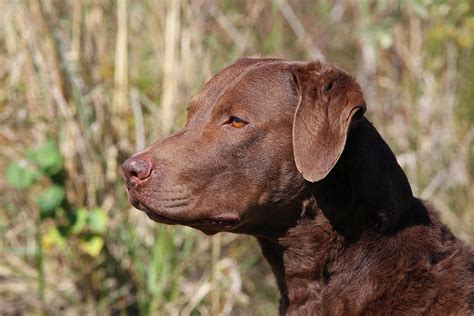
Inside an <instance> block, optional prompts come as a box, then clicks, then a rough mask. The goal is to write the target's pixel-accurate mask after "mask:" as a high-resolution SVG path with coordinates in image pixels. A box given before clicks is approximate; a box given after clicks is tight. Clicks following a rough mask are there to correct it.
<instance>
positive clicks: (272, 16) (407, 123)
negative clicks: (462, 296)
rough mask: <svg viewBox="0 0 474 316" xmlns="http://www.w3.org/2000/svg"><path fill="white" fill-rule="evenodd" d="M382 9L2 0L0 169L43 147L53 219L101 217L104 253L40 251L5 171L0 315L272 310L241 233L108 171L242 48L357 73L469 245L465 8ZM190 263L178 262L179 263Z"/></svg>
mask: <svg viewBox="0 0 474 316" xmlns="http://www.w3.org/2000/svg"><path fill="white" fill-rule="evenodd" d="M421 3H423V2H420V4H419V2H411V1H402V2H395V1H387V2H373V3H370V2H365V1H360V2H349V1H336V0H335V1H320V2H317V3H315V4H313V3H312V2H307V1H287V0H278V1H272V2H260V1H238V2H235V1H220V2H214V1H185V0H180V1H171V0H170V1H126V0H118V1H116V2H114V1H90V0H77V1H54V0H44V1H39V0H32V1H3V2H2V3H1V4H0V9H1V10H0V24H1V27H0V126H1V129H0V144H1V146H2V151H1V155H0V166H1V168H0V170H1V171H2V174H3V173H4V170H6V168H7V166H8V165H9V163H11V162H13V161H24V162H25V163H26V160H25V153H26V151H27V150H28V149H29V148H32V147H35V146H37V145H38V144H41V143H44V142H45V141H46V140H48V139H52V140H54V141H55V142H56V143H57V144H58V145H59V148H60V151H61V153H62V155H63V156H64V173H63V180H61V181H63V182H61V183H62V185H63V186H64V188H65V191H66V196H67V200H66V201H67V209H66V212H71V213H75V212H76V211H77V210H78V209H80V208H85V209H86V210H88V212H90V211H91V210H92V209H94V208H96V207H98V208H100V209H101V210H102V211H103V212H104V213H105V214H107V216H108V219H107V231H106V232H105V233H104V234H103V235H101V238H103V240H104V242H105V243H104V247H103V248H102V250H101V252H100V253H99V254H98V255H96V256H91V255H90V254H88V253H87V252H85V251H84V249H83V248H81V247H82V246H81V245H82V244H81V243H82V242H83V240H82V239H81V238H82V237H80V236H79V235H77V236H76V235H71V236H69V237H67V238H66V239H65V243H64V244H62V245H60V244H57V243H56V244H54V243H53V244H48V243H47V242H45V236H49V235H48V233H50V232H51V231H52V229H54V228H55V227H56V226H57V225H58V223H59V224H60V223H61V219H59V220H52V219H47V220H41V219H40V217H39V211H38V206H37V205H36V203H35V199H36V196H37V194H38V193H39V192H40V191H41V190H42V189H43V188H44V187H47V186H48V185H50V184H51V183H52V182H54V181H56V180H55V179H49V178H42V179H41V180H40V181H39V182H38V183H37V184H36V185H34V186H33V187H31V188H29V189H22V190H18V189H13V188H12V187H11V186H10V185H9V184H8V183H7V182H6V181H5V178H4V177H2V178H1V179H0V191H1V192H2V195H1V196H0V229H1V234H2V238H1V239H0V245H1V255H0V279H1V281H0V294H1V295H0V297H1V298H0V306H2V307H1V313H2V314H14V313H18V314H23V313H44V314H104V313H106V314H111V313H116V312H123V313H130V314H132V313H137V312H139V313H140V314H144V315H146V314H159V315H168V314H169V315H190V314H193V315H197V314H202V315H218V314H222V315H229V314H233V315H239V314H242V315H246V314H247V315H248V314H261V315H266V314H275V313H276V300H277V295H276V290H275V286H274V281H273V278H272V276H271V274H270V272H269V269H268V267H267V265H266V264H265V263H263V262H262V260H261V257H260V255H259V249H258V247H257V246H256V244H255V242H254V241H252V240H251V239H250V238H245V237H241V236H234V235H230V234H222V235H218V236H216V237H213V238H208V237H205V236H202V235H201V234H200V233H198V232H195V231H193V230H191V229H187V228H179V227H165V226H161V225H155V224H153V223H151V222H150V221H149V220H148V219H146V218H145V216H143V215H142V214H140V213H139V212H137V211H135V210H133V209H130V208H129V205H128V203H127V201H126V196H125V191H124V188H123V185H122V182H121V176H120V172H119V166H120V163H121V161H123V160H124V158H125V157H127V156H128V155H129V154H131V153H132V152H134V151H136V150H140V149H143V148H144V146H145V145H146V144H150V143H151V142H152V141H153V140H155V139H156V137H161V136H164V135H167V134H169V133H170V132H172V131H174V130H176V129H178V128H179V127H180V126H182V125H183V122H184V118H185V113H184V112H185V111H184V109H185V106H186V102H187V100H189V98H190V97H191V96H192V95H193V94H194V93H195V92H196V91H197V90H198V89H199V87H200V86H202V84H203V83H204V82H205V80H206V79H208V78H210V77H211V75H212V74H213V73H215V72H216V71H217V70H219V69H220V68H222V67H223V66H225V65H226V64H229V63H231V62H232V61H233V60H234V59H236V58H239V57H242V56H246V55H273V56H282V57H286V58H293V59H313V58H318V59H325V60H326V61H328V62H333V63H336V64H338V65H340V66H342V67H344V68H346V69H347V70H349V71H350V72H352V73H354V74H355V75H356V76H357V78H358V80H359V82H360V83H361V85H362V86H363V89H364V91H365V93H366V97H367V99H368V116H369V118H370V119H371V120H372V121H373V122H374V123H375V125H376V126H377V127H378V128H379V130H380V131H381V133H382V134H383V135H384V137H385V138H386V140H387V141H388V143H389V144H390V145H391V147H392V148H393V149H394V150H395V151H396V153H397V157H398V159H399V162H400V163H401V164H402V166H403V168H404V170H405V171H406V172H407V174H408V177H409V179H410V181H411V183H412V185H413V189H414V191H415V192H416V194H417V195H418V196H421V197H422V198H425V199H428V200H430V201H431V202H432V203H433V204H435V205H436V207H438V209H440V210H441V212H442V215H443V217H444V219H445V220H446V222H447V223H448V224H449V225H450V227H451V228H452V229H453V230H455V231H456V233H457V234H458V235H459V236H461V237H462V238H464V239H465V240H467V241H469V242H471V243H474V194H473V192H474V182H473V178H474V176H473V170H474V159H473V157H474V149H473V147H474V146H473V142H474V124H473V122H474V107H473V104H472V99H473V97H474V93H473V88H472V87H474V75H473V74H474V58H473V57H474V51H473V48H474V38H473V34H474V7H473V6H472V3H471V4H469V2H468V1H465V2H464V1H451V2H449V1H448V2H446V3H438V4H433V3H429V2H427V3H426V4H421ZM183 258H186V260H183Z"/></svg>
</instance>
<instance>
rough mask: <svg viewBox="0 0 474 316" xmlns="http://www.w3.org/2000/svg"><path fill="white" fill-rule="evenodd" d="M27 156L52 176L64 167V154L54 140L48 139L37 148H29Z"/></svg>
mask: <svg viewBox="0 0 474 316" xmlns="http://www.w3.org/2000/svg"><path fill="white" fill-rule="evenodd" d="M27 157H28V158H29V159H30V160H31V161H32V162H34V163H36V164H37V165H38V167H39V168H40V169H41V170H43V171H44V172H45V173H47V174H48V175H50V176H53V175H55V174H57V173H58V172H59V171H61V169H62V168H63V162H64V159H63V156H62V155H61V152H60V151H59V149H58V147H57V146H56V144H55V143H54V142H52V141H48V142H46V143H45V144H43V145H41V146H39V147H37V148H35V149H31V150H29V151H28V152H27Z"/></svg>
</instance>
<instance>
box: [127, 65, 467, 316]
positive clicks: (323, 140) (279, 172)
mask: <svg viewBox="0 0 474 316" xmlns="http://www.w3.org/2000/svg"><path fill="white" fill-rule="evenodd" d="M365 109H366V105H365V101H364V98H363V94H362V91H361V89H360V87H359V85H358V84H357V83H356V82H355V81H354V80H353V78H352V77H351V76H349V75H348V74H346V73H345V72H343V71H341V70H339V69H338V68H336V67H334V66H330V65H323V64H321V63H319V62H293V61H286V60H280V59H274V58H267V59H262V58H245V59H241V60H238V61H237V62H236V63H235V64H233V65H231V66H229V67H227V68H225V69H224V70H222V71H221V72H220V73H219V74H217V75H216V76H215V77H214V78H212V79H211V80H210V81H209V82H208V83H206V85H205V86H204V88H203V90H202V91H201V92H200V93H199V94H198V95H197V96H195V97H194V98H193V99H192V100H191V102H190V106H189V111H188V122H187V124H186V126H185V128H184V129H183V130H181V131H180V132H178V133H177V134H175V135H173V136H171V137H169V138H166V139H164V140H161V141H159V142H156V143H154V144H153V145H151V146H150V147H149V148H148V149H147V150H145V151H143V152H141V153H138V154H136V155H134V156H133V157H131V158H130V159H128V160H127V161H126V162H125V163H124V165H123V169H124V174H125V179H126V185H127V188H128V192H129V199H130V201H131V203H132V204H133V205H134V206H135V207H137V208H139V209H141V210H143V211H145V212H146V213H147V214H148V216H149V217H150V218H152V219H153V220H155V221H157V222H162V223H166V224H181V225H187V226H190V227H194V228H196V229H199V230H201V231H203V232H205V233H207V234H214V233H217V232H221V231H227V232H234V233H242V234H248V235H252V236H255V237H256V238H257V240H258V241H259V243H260V245H261V248H262V253H263V255H264V257H265V258H266V259H267V261H268V262H269V264H270V266H271V267H272V270H273V272H274V274H275V277H276V280H277V284H278V287H279V290H280V293H281V300H280V314H281V315H360V314H363V315H381V314H384V315H385V314H395V315H397V314H398V315H421V314H423V315H472V314H474V252H473V251H472V249H470V248H469V246H468V245H467V244H465V243H464V242H463V241H461V240H459V239H457V238H456V237H455V236H454V235H453V234H452V233H451V232H450V231H449V229H448V228H447V227H446V226H445V225H444V224H443V223H442V222H441V221H440V219H439V216H438V214H437V212H436V210H435V209H434V208H433V207H431V206H430V205H429V204H427V203H426V202H424V201H421V200H419V199H417V198H415V197H414V196H413V195H412V191H411V188H410V185H409V183H408V180H407V178H406V176H405V174H404V172H403V171H402V169H401V167H400V166H399V165H398V163H397V161H396V158H395V156H394V154H393V153H392V151H391V150H390V148H389V147H388V145H387V144H386V143H385V142H384V141H383V139H382V138H381V136H380V135H379V134H378V132H377V131H376V129H375V128H374V127H373V125H372V124H371V123H370V122H369V121H368V120H367V119H366V118H365V116H364V112H365ZM235 117H237V118H239V120H240V121H244V122H245V124H239V125H233V124H231V122H232V121H233V120H235ZM240 121H239V122H240ZM241 125H245V126H243V127H241ZM234 126H239V127H240V128H235V127H234Z"/></svg>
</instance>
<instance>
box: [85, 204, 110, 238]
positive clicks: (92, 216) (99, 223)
mask: <svg viewBox="0 0 474 316" xmlns="http://www.w3.org/2000/svg"><path fill="white" fill-rule="evenodd" d="M88 224H89V230H90V231H91V232H92V233H95V234H99V235H102V234H103V233H104V232H105V230H106V229H107V214H106V213H105V212H104V211H103V210H102V209H100V208H94V209H93V210H91V211H90V212H89V218H88Z"/></svg>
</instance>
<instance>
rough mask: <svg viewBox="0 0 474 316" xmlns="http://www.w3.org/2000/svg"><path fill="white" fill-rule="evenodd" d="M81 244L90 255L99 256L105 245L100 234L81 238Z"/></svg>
mask: <svg viewBox="0 0 474 316" xmlns="http://www.w3.org/2000/svg"><path fill="white" fill-rule="evenodd" d="M79 246H80V247H81V249H82V250H83V251H84V252H85V253H87V254H88V255H89V256H92V257H97V256H98V255H99V254H100V252H101V251H102V248H103V247H104V239H103V238H102V237H100V236H90V237H88V238H87V239H83V240H81V241H80V242H79Z"/></svg>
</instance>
